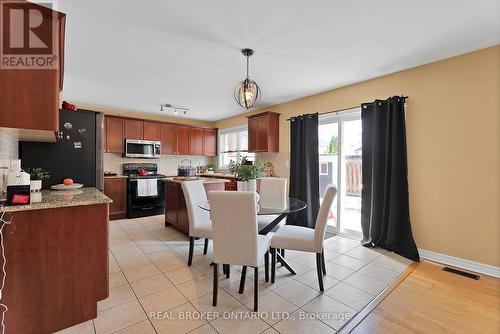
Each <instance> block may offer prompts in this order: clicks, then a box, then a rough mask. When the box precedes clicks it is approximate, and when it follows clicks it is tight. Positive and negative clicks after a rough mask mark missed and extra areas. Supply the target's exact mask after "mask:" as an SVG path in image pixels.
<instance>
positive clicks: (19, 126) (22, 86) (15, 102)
mask: <svg viewBox="0 0 500 334" xmlns="http://www.w3.org/2000/svg"><path fill="white" fill-rule="evenodd" d="M27 4H28V5H29V6H31V7H35V9H37V10H23V9H22V8H21V10H23V12H24V13H25V15H27V16H28V18H27V19H28V20H30V17H31V16H33V21H37V22H38V21H39V20H40V19H41V20H42V24H43V25H44V26H45V27H47V26H48V27H49V28H50V29H51V31H52V32H53V33H52V34H45V35H47V36H43V38H44V42H45V43H44V44H45V45H50V46H51V48H50V49H51V52H47V54H39V50H38V49H37V50H36V52H34V53H37V54H32V55H30V49H29V46H27V47H26V46H25V47H24V50H25V52H24V54H27V55H28V57H30V58H27V56H19V55H17V54H19V52H18V51H17V52H16V51H15V50H14V51H13V54H12V55H10V54H9V52H10V51H9V49H5V50H3V54H4V55H5V56H6V57H5V59H7V60H8V59H11V60H12V61H11V63H10V64H5V63H4V64H1V65H0V128H4V129H2V130H3V131H5V132H7V133H9V132H10V133H11V134H12V135H13V136H15V137H16V138H18V139H20V140H36V141H55V135H54V131H59V106H60V101H59V92H60V91H61V90H62V83H63V76H64V31H65V24H66V15H65V14H62V13H59V12H55V11H52V10H50V9H48V8H46V7H42V6H39V5H37V4H33V3H27ZM17 5H19V6H21V5H20V3H19V2H12V4H9V3H5V4H2V8H3V11H4V12H5V13H7V14H8V11H9V10H19V8H17V7H15V6H17ZM11 6H14V7H11ZM31 7H30V8H31ZM7 14H6V15H7ZM40 14H41V17H40ZM25 19H26V18H25ZM16 27H17V26H16V25H11V29H24V26H22V25H21V27H20V28H19V27H17V28H16ZM4 35H6V34H4ZM17 35H20V36H23V35H22V32H21V31H17ZM9 36H11V38H14V37H12V36H16V31H15V30H14V31H11V32H10V35H9ZM47 38H48V40H47V41H45V39H47ZM21 42H22V41H21ZM16 53H17V54H16ZM7 56H9V57H7ZM18 57H23V58H20V59H32V60H31V61H32V62H35V61H36V62H37V64H42V65H44V64H45V65H46V66H43V67H42V68H38V67H37V68H36V69H35V68H33V67H31V68H27V65H26V66H24V67H23V68H20V66H23V65H22V64H23V63H24V64H26V63H25V62H18V61H16V59H17V58H18ZM49 58H50V60H51V61H50V62H49ZM37 59H38V60H37ZM25 61H26V60H25ZM42 62H44V63H42ZM30 66H32V65H30Z"/></svg>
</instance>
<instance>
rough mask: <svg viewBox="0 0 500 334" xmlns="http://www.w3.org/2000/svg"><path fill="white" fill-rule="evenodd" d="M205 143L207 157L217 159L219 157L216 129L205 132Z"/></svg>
mask: <svg viewBox="0 0 500 334" xmlns="http://www.w3.org/2000/svg"><path fill="white" fill-rule="evenodd" d="M204 134H205V135H204V138H203V140H204V141H205V144H204V145H205V152H204V153H205V155H207V156H209V157H215V156H216V155H217V130H215V129H205V130H204Z"/></svg>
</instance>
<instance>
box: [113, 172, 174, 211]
mask: <svg viewBox="0 0 500 334" xmlns="http://www.w3.org/2000/svg"><path fill="white" fill-rule="evenodd" d="M122 169H123V175H126V176H128V179H127V218H138V217H146V216H153V215H159V214H162V213H164V212H165V177H166V176H165V175H162V174H158V173H157V171H158V165H157V164H155V163H127V164H123V165H122ZM141 171H145V172H146V175H144V176H141V175H140V174H141V173H140V172H141ZM143 173H144V172H143ZM141 179H156V180H157V182H156V184H157V187H158V189H157V194H156V195H154V196H139V195H138V192H137V184H138V182H140V181H139V180H141Z"/></svg>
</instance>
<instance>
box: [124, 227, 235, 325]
mask: <svg viewBox="0 0 500 334" xmlns="http://www.w3.org/2000/svg"><path fill="white" fill-rule="evenodd" d="M124 232H125V233H126V234H127V232H126V231H124ZM127 235H128V234H127ZM128 237H129V238H130V236H128ZM160 241H161V240H160ZM132 242H133V243H134V244H136V245H137V243H136V242H135V240H133V239H132ZM162 243H164V242H163V241H162ZM137 246H138V247H139V249H140V250H141V251H142V252H143V253H144V255H146V257H148V256H147V254H146V253H145V252H144V250H143V249H142V248H140V246H139V245H137ZM165 246H166V247H167V248H169V249H170V247H168V245H166V244H165ZM148 259H149V257H148ZM150 260H151V259H150ZM151 262H152V263H153V265H154V266H155V267H156V268H157V269H158V270H159V271H160V272H161V273H162V275H163V276H164V277H165V278H166V279H167V280H168V281H169V282H170V283H171V284H172V287H175V288H176V290H177V291H178V292H179V293H180V294H181V295H182V296H183V297H184V298H185V299H186V301H187V302H186V303H184V304H182V305H186V304H189V305H191V306H192V307H193V308H194V309H195V310H197V311H198V312H200V311H199V310H198V309H197V308H196V307H195V306H194V305H193V304H192V303H191V301H190V300H189V299H188V298H187V297H186V296H185V295H184V294H183V293H182V291H180V290H179V288H177V285H175V284H174V283H173V282H172V281H170V279H169V278H168V277H167V276H166V273H164V272H163V271H161V270H160V268H158V266H157V265H156V263H155V262H154V261H151ZM125 279H127V277H125ZM127 281H128V279H127ZM186 282H188V281H186ZM182 283H185V282H182ZM182 283H179V284H182ZM129 284H130V283H129ZM169 289H170V288H169ZM165 290H166V289H165ZM132 291H133V289H132ZM157 292H158V291H155V292H153V293H151V294H149V295H152V294H154V293H157ZM133 293H134V295H135V296H136V298H137V300H138V302H139V304H140V305H141V308H142V309H143V310H144V313H145V314H146V316H147V313H146V310H145V309H144V307H143V306H142V304H141V302H140V300H139V297H138V296H137V295H136V294H135V291H133ZM149 295H147V296H149ZM142 297H145V296H142ZM142 297H141V298H142ZM200 297H202V296H200ZM200 297H199V298H200ZM231 297H232V298H234V297H233V296H231ZM236 301H238V300H236ZM238 302H239V301H238ZM182 305H178V306H175V307H173V308H171V309H169V310H167V311H171V310H173V309H174V308H177V307H179V306H182ZM238 307H239V306H238ZM231 311H232V310H231ZM147 318H148V320H149V322H150V323H151V326H152V327H153V329H154V330H155V332H156V333H158V332H157V330H156V328H155V327H154V325H153V323H152V322H151V320H150V319H149V317H148V316H147ZM206 323H209V322H208V321H206V320H205V324H206ZM205 324H203V325H201V326H199V327H197V328H195V329H193V330H192V331H194V330H196V329H198V328H200V327H202V326H204V325H205ZM212 327H213V326H212ZM214 330H215V328H214ZM216 331H217V330H216Z"/></svg>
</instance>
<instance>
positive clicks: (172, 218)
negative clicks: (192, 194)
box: [165, 181, 189, 234]
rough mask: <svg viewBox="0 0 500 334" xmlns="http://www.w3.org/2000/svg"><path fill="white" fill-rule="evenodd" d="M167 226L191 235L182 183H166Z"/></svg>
mask: <svg viewBox="0 0 500 334" xmlns="http://www.w3.org/2000/svg"><path fill="white" fill-rule="evenodd" d="M165 187H166V190H165V192H166V194H165V226H170V225H171V226H173V227H175V228H176V229H178V230H179V231H181V232H184V233H186V234H189V218H188V213H187V208H186V200H185V199H184V193H183V192H182V187H181V184H180V183H176V182H168V181H167V182H165Z"/></svg>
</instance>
